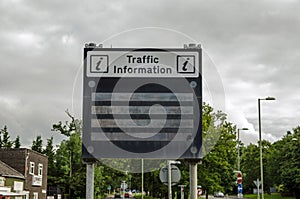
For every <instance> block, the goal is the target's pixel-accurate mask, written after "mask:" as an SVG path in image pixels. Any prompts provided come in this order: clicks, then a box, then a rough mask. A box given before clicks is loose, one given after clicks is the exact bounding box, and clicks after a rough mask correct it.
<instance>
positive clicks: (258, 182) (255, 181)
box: [253, 179, 261, 188]
mask: <svg viewBox="0 0 300 199" xmlns="http://www.w3.org/2000/svg"><path fill="white" fill-rule="evenodd" d="M253 183H254V184H255V185H256V187H257V188H259V186H260V183H261V181H259V179H257V180H254V181H253Z"/></svg>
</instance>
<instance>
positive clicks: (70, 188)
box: [52, 111, 85, 198]
mask: <svg viewBox="0 0 300 199" xmlns="http://www.w3.org/2000/svg"><path fill="white" fill-rule="evenodd" d="M66 113H67V115H68V116H69V118H70V119H71V122H68V121H66V122H65V123H64V124H63V123H62V122H58V123H57V124H54V125H53V128H52V130H53V131H57V132H59V133H61V134H62V135H65V136H67V140H64V141H62V142H61V144H60V145H59V148H58V149H57V151H56V155H55V161H56V173H57V175H56V178H55V179H54V180H53V181H54V182H55V183H56V184H57V185H60V187H61V188H62V189H63V191H64V192H65V193H68V194H69V197H70V198H76V197H84V196H85V186H83V185H84V184H85V165H84V164H83V163H82V159H81V142H82V141H81V137H80V136H81V121H80V120H78V119H75V118H74V117H73V116H72V115H71V114H70V113H69V112H68V111H66Z"/></svg>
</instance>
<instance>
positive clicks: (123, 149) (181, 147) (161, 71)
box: [83, 46, 202, 161]
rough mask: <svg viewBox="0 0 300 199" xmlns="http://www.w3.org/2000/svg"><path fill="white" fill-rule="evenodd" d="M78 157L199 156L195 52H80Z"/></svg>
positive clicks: (198, 58)
mask: <svg viewBox="0 0 300 199" xmlns="http://www.w3.org/2000/svg"><path fill="white" fill-rule="evenodd" d="M83 71H84V72H83V83H84V85H83V159H85V160H87V161H88V160H89V159H99V158H158V159H160V158H161V159H165V158H169V159H170V158H172V159H178V158H200V157H201V153H200V149H201V145H202V134H201V124H202V119H201V113H202V110H201V107H202V79H201V48H193V49H184V48H183V49H130V48H97V47H91V46H87V47H86V48H84V70H83Z"/></svg>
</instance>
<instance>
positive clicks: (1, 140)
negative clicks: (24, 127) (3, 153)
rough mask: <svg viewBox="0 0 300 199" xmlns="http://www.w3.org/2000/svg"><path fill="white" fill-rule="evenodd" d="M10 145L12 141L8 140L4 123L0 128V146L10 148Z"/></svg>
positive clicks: (8, 136)
mask: <svg viewBox="0 0 300 199" xmlns="http://www.w3.org/2000/svg"><path fill="white" fill-rule="evenodd" d="M12 146H13V142H12V141H11V140H10V135H9V133H8V129H7V126H6V125H5V126H4V128H3V129H0V148H12Z"/></svg>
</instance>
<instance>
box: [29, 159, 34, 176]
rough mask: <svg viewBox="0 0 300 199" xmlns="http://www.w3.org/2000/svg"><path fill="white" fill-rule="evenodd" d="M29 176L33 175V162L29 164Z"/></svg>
mask: <svg viewBox="0 0 300 199" xmlns="http://www.w3.org/2000/svg"><path fill="white" fill-rule="evenodd" d="M29 174H32V175H34V162H30V168H29Z"/></svg>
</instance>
